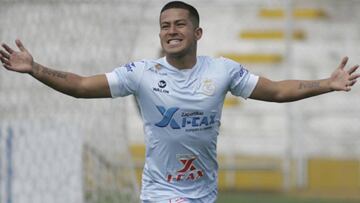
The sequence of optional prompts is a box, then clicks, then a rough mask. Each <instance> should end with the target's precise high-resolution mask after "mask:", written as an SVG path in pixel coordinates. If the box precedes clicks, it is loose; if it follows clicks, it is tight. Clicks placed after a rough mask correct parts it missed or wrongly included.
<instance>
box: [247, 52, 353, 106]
mask: <svg viewBox="0 0 360 203" xmlns="http://www.w3.org/2000/svg"><path fill="white" fill-rule="evenodd" d="M347 61H348V58H347V57H345V58H343V60H342V61H341V64H340V65H339V67H338V68H337V69H336V70H335V71H334V72H333V73H332V74H331V76H330V77H329V78H327V79H323V80H283V81H271V80H269V79H267V78H264V77H260V78H259V81H258V83H257V85H256V87H255V89H254V91H253V92H252V94H251V95H250V98H251V99H256V100H263V101H270V102H291V101H297V100H301V99H305V98H308V97H312V96H317V95H320V94H324V93H328V92H332V91H350V90H351V87H352V86H353V85H354V84H355V83H356V79H357V78H359V77H360V74H354V73H355V71H356V70H357V68H358V67H359V65H355V66H353V67H352V68H350V69H349V70H345V66H346V63H347Z"/></svg>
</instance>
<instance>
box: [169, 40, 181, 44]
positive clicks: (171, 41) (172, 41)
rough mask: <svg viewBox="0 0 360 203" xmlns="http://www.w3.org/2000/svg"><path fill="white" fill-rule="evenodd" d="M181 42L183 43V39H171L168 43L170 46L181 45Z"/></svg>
mask: <svg viewBox="0 0 360 203" xmlns="http://www.w3.org/2000/svg"><path fill="white" fill-rule="evenodd" d="M181 41H182V39H169V40H168V41H167V43H168V44H169V45H178V44H180V42H181Z"/></svg>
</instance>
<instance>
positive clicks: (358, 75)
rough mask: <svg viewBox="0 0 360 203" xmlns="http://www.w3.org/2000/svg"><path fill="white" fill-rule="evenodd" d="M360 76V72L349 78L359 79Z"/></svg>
mask: <svg viewBox="0 0 360 203" xmlns="http://www.w3.org/2000/svg"><path fill="white" fill-rule="evenodd" d="M359 77H360V73H359V74H355V75H351V76H350V77H349V80H356V79H358V78H359Z"/></svg>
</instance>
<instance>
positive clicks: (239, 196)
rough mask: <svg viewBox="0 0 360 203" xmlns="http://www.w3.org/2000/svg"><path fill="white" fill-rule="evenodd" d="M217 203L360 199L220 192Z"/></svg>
mask: <svg viewBox="0 0 360 203" xmlns="http://www.w3.org/2000/svg"><path fill="white" fill-rule="evenodd" d="M217 203H360V200H346V199H337V198H336V199H329V198H313V197H300V196H294V195H284V194H281V193H241V192H239V193H235V192H231V193H230V192H220V193H219V195H218V200H217Z"/></svg>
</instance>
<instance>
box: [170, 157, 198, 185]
mask: <svg viewBox="0 0 360 203" xmlns="http://www.w3.org/2000/svg"><path fill="white" fill-rule="evenodd" d="M178 160H179V162H180V163H181V164H182V168H181V169H179V170H178V171H176V172H175V173H174V174H168V175H167V181H168V182H172V181H185V180H190V181H193V180H197V179H199V178H201V177H203V176H204V172H203V170H202V169H198V167H196V165H195V163H194V162H195V160H196V156H193V155H179V157H178Z"/></svg>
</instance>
